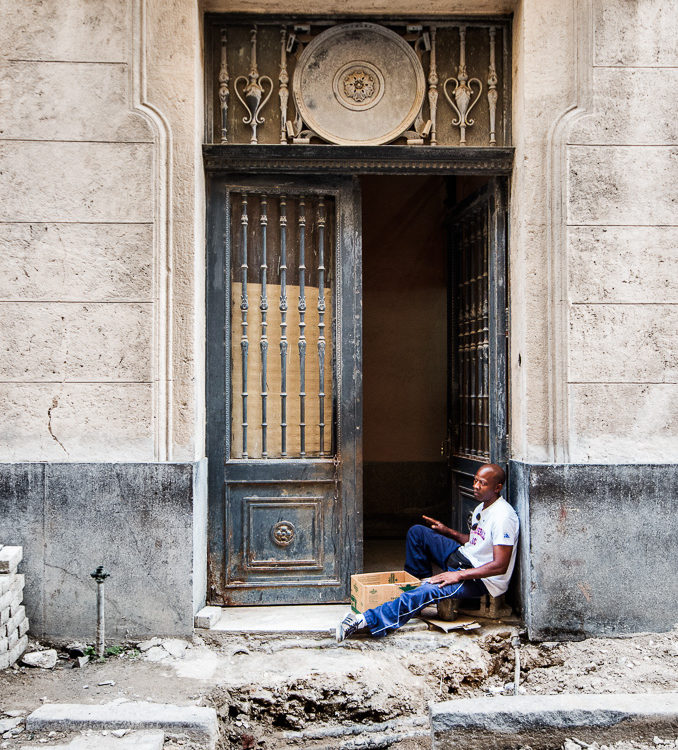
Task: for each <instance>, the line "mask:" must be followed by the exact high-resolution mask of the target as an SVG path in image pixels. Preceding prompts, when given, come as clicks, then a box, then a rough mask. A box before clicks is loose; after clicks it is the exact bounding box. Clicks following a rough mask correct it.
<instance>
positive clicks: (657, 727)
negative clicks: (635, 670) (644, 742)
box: [430, 693, 678, 750]
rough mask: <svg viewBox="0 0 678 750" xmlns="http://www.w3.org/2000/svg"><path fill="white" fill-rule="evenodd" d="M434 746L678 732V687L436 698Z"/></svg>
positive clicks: (534, 744)
mask: <svg viewBox="0 0 678 750" xmlns="http://www.w3.org/2000/svg"><path fill="white" fill-rule="evenodd" d="M430 714H431V732H432V735H433V745H432V748H433V750H467V748H469V747H483V748H495V747H504V746H505V745H506V744H507V742H509V741H510V743H511V745H510V746H511V747H520V746H522V745H529V746H530V747H531V748H533V750H541V748H553V747H558V746H560V745H561V744H562V743H563V742H564V741H565V740H566V739H567V738H568V737H572V736H573V735H576V736H577V738H578V739H581V740H583V741H585V742H600V741H604V743H605V744H610V743H611V742H616V741H619V740H627V739H635V738H640V737H642V738H649V739H652V738H653V737H654V736H659V737H675V735H676V731H677V730H678V693H643V694H640V693H636V694H613V693H605V694H585V693H576V694H560V695H516V696H498V697H496V698H468V699H463V700H454V701H445V702H444V703H434V704H432V705H431V708H430Z"/></svg>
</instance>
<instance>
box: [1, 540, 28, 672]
mask: <svg viewBox="0 0 678 750" xmlns="http://www.w3.org/2000/svg"><path fill="white" fill-rule="evenodd" d="M23 554H24V551H23V547H3V546H2V545H0V669H7V667H11V666H12V664H14V663H15V662H17V661H18V660H19V658H20V657H21V655H22V654H23V652H24V651H25V650H26V646H28V635H27V633H28V618H27V617H26V610H25V608H24V606H23V604H22V603H21V602H22V601H23V598H24V582H25V579H24V576H23V574H22V573H18V572H17V568H18V567H19V563H20V562H21V559H22V558H23Z"/></svg>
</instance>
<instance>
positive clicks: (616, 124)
mask: <svg viewBox="0 0 678 750" xmlns="http://www.w3.org/2000/svg"><path fill="white" fill-rule="evenodd" d="M593 20H594V33H593V38H592V44H591V55H590V64H591V72H590V87H591V101H590V105H589V107H587V110H588V112H589V113H588V114H586V116H584V117H582V118H579V119H577V120H576V121H575V122H573V123H572V125H571V127H570V128H569V130H568V134H567V155H566V168H567V173H566V175H565V180H566V184H567V205H566V211H565V221H566V224H567V240H566V245H565V247H563V248H562V250H563V252H564V253H566V255H567V272H568V273H567V279H566V282H567V290H568V294H567V302H568V336H569V345H568V362H567V368H568V375H567V397H568V405H569V413H568V418H569V425H568V431H569V436H570V459H571V460H572V461H580V462H589V461H604V462H629V463H634V462H657V463H663V462H675V461H676V460H678V427H677V425H678V356H677V355H678V121H677V120H676V117H675V105H674V102H675V100H676V96H677V95H678V46H677V45H676V38H678V6H676V3H675V2H666V0H663V1H662V0H637V1H636V2H627V1H626V0H595V2H594V4H593Z"/></svg>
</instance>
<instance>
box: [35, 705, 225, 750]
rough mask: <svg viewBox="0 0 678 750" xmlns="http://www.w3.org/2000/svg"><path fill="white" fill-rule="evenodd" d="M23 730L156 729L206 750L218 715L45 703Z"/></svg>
mask: <svg viewBox="0 0 678 750" xmlns="http://www.w3.org/2000/svg"><path fill="white" fill-rule="evenodd" d="M26 729H27V730H29V731H34V732H43V731H51V730H54V731H57V732H77V731H82V730H86V729H93V730H102V729H106V730H115V729H133V730H152V729H155V730H162V731H164V733H165V734H166V735H167V736H168V737H175V736H185V737H188V738H189V739H191V740H195V741H196V742H200V743H202V744H203V745H204V747H205V748H208V750H214V748H215V746H216V742H217V738H218V735H219V723H218V720H217V713H216V711H215V710H214V709H213V708H204V707H200V706H173V705H171V704H167V703H149V702H147V701H129V702H117V701H116V702H114V703H108V704H105V705H88V704H84V703H46V704H45V705H43V706H41V707H40V708H39V709H37V711H33V713H32V714H29V715H28V717H27V718H26Z"/></svg>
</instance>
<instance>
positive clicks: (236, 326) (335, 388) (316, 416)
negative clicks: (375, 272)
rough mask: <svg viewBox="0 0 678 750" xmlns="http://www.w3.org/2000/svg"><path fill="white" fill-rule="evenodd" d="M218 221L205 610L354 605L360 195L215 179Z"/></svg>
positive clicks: (319, 184)
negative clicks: (236, 606) (212, 607)
mask: <svg viewBox="0 0 678 750" xmlns="http://www.w3.org/2000/svg"><path fill="white" fill-rule="evenodd" d="M208 219H209V227H208V231H209V243H208V245H209V248H208V263H209V269H208V325H207V328H208V341H207V349H208V386H207V408H208V456H209V463H210V468H209V478H210V481H209V487H210V498H209V509H210V522H209V528H210V540H209V561H208V569H209V592H208V599H209V601H210V602H211V603H213V604H302V603H323V602H340V601H348V597H349V581H350V575H351V573H354V572H356V571H358V570H359V569H360V568H361V566H362V526H361V501H362V491H361V481H362V479H361V464H360V458H361V456H362V448H361V446H362V434H361V395H362V378H361V325H362V320H361V306H360V295H361V263H360V257H361V247H360V231H359V229H360V204H359V195H358V189H357V186H356V184H355V183H354V182H353V181H351V179H350V178H339V179H333V180H314V179H312V178H304V179H303V180H302V179H293V178H285V177H282V178H279V177H278V178H276V179H267V178H261V179H257V178H252V177H249V178H246V177H242V178H238V177H231V178H223V177H219V178H215V179H213V180H212V182H211V184H210V203H209V216H208Z"/></svg>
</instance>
